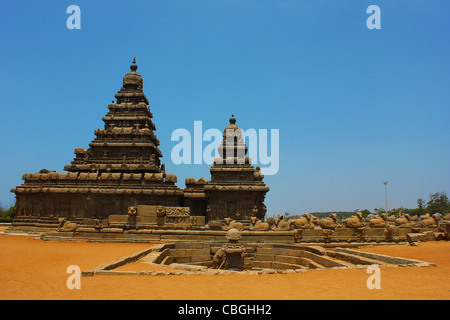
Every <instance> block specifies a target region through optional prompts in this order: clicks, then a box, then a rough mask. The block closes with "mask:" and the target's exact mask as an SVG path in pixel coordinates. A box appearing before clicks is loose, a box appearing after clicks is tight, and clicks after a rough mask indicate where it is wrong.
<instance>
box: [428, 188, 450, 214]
mask: <svg viewBox="0 0 450 320" xmlns="http://www.w3.org/2000/svg"><path fill="white" fill-rule="evenodd" d="M426 211H427V212H428V213H430V214H433V213H437V212H439V213H440V214H446V213H448V212H449V211H450V202H449V200H448V197H447V195H446V194H445V193H444V192H436V193H433V194H430V201H428V202H427V210H426Z"/></svg>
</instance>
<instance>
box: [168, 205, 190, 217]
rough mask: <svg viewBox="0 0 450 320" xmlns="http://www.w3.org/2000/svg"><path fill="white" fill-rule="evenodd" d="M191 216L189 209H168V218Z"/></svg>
mask: <svg viewBox="0 0 450 320" xmlns="http://www.w3.org/2000/svg"><path fill="white" fill-rule="evenodd" d="M189 215H190V213H189V208H187V207H166V216H168V217H188V216H189Z"/></svg>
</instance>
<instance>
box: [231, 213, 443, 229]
mask: <svg viewBox="0 0 450 320" xmlns="http://www.w3.org/2000/svg"><path fill="white" fill-rule="evenodd" d="M443 220H444V221H448V222H450V214H448V215H447V216H445V218H441V215H440V214H439V213H435V214H433V215H430V214H426V215H424V216H422V217H420V218H418V217H417V216H413V217H411V216H410V215H409V214H405V215H403V216H400V217H397V218H396V217H395V216H387V215H386V214H385V213H382V214H380V215H379V216H376V217H373V218H368V219H367V218H366V219H364V218H363V215H362V213H361V212H358V213H356V214H355V215H353V216H352V217H350V218H347V219H345V220H343V221H339V220H338V218H337V215H336V214H335V213H333V214H331V215H330V216H329V217H327V218H323V219H318V218H317V217H315V216H313V215H312V214H310V213H306V214H304V215H303V216H302V217H300V218H298V219H294V220H283V218H282V217H281V216H278V217H277V218H268V219H266V220H265V221H261V220H259V219H257V218H256V217H252V218H251V221H250V227H249V230H250V231H269V230H275V231H287V230H292V229H315V228H320V229H336V228H386V227H389V226H391V227H392V226H396V227H399V228H437V227H438V226H439V224H440V223H441V222H442V221H443ZM232 228H235V229H237V230H240V231H242V230H244V224H243V223H242V222H237V221H234V220H231V219H229V218H226V219H225V224H224V226H223V227H222V230H225V231H226V230H230V229H232Z"/></svg>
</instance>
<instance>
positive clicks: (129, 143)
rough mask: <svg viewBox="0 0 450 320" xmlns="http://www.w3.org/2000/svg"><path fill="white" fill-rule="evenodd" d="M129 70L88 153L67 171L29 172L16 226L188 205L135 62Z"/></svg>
mask: <svg viewBox="0 0 450 320" xmlns="http://www.w3.org/2000/svg"><path fill="white" fill-rule="evenodd" d="M130 69H131V71H130V72H129V73H127V74H126V75H125V76H124V77H123V86H122V88H121V89H120V91H119V92H118V93H117V94H116V95H115V97H116V99H117V101H116V102H115V103H114V101H113V102H112V103H110V104H109V106H108V109H109V112H108V113H107V114H106V116H105V117H103V121H104V122H105V126H104V128H103V129H102V128H100V129H97V130H95V135H96V138H95V139H94V140H93V141H92V142H91V143H90V144H89V148H88V149H87V150H86V149H83V148H77V149H75V155H76V157H75V159H74V160H73V161H72V162H71V164H69V165H66V166H65V167H64V170H66V171H67V172H63V173H57V172H55V171H49V170H45V169H44V170H41V171H40V172H39V173H34V174H31V173H26V174H24V175H23V177H22V179H23V180H25V183H24V184H22V185H21V186H18V187H16V188H15V189H12V190H11V191H12V192H14V193H15V194H16V201H17V206H16V209H17V211H16V212H17V218H16V223H19V222H20V221H22V222H23V221H25V222H26V221H34V222H36V221H38V222H39V221H41V222H42V221H45V220H46V219H47V218H53V219H54V218H58V217H67V218H69V219H78V218H80V219H82V218H95V219H106V218H108V216H109V215H111V214H121V213H126V212H127V209H128V207H129V206H135V205H162V206H174V207H177V206H180V205H182V204H183V191H182V190H181V189H179V188H178V187H177V186H176V184H175V183H176V182H177V177H176V176H175V175H173V174H166V172H165V166H164V165H162V164H161V160H160V158H161V157H162V153H161V151H160V150H159V149H158V146H159V141H158V139H157V138H156V135H155V133H154V131H155V130H156V127H155V125H154V124H153V122H152V118H153V115H152V113H151V111H150V109H149V107H148V105H149V102H148V99H147V97H146V96H145V94H144V92H143V79H142V77H141V75H140V74H139V73H138V72H137V69H138V67H137V65H136V60H135V59H133V63H132V65H131V67H130ZM47 220H48V219H47Z"/></svg>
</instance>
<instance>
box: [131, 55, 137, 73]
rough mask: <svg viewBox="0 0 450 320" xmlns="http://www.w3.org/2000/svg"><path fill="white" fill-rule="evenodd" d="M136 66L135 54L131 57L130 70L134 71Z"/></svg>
mask: <svg viewBox="0 0 450 320" xmlns="http://www.w3.org/2000/svg"><path fill="white" fill-rule="evenodd" d="M137 68H138V66H137V64H136V56H134V57H133V64H132V65H131V66H130V69H131V71H136V70H137Z"/></svg>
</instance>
